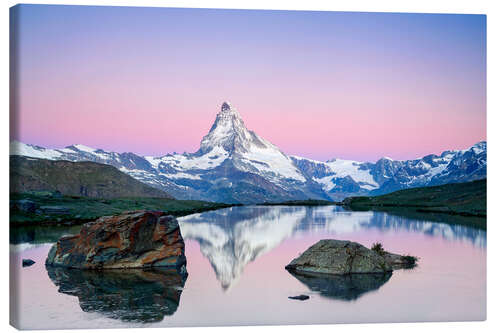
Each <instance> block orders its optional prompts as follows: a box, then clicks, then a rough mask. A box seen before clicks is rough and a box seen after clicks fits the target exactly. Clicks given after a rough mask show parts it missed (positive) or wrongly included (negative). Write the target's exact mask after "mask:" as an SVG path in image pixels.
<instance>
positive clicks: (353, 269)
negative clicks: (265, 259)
mask: <svg viewBox="0 0 500 333" xmlns="http://www.w3.org/2000/svg"><path fill="white" fill-rule="evenodd" d="M407 258H408V257H405V256H400V255H397V254H393V253H388V252H384V255H381V254H379V253H378V252H376V251H372V250H370V249H368V248H366V247H364V246H363V245H361V244H359V243H356V242H350V241H343V240H335V239H323V240H321V241H319V242H317V243H316V244H314V245H313V246H311V247H310V248H308V249H307V250H306V251H305V252H304V253H303V254H301V255H300V256H299V257H298V258H295V259H293V260H292V261H291V262H290V264H288V265H287V266H286V267H285V268H286V269H287V270H289V271H295V272H304V273H322V274H339V275H343V274H357V273H387V272H391V271H392V270H393V269H398V268H403V266H404V264H407V263H408V262H407Z"/></svg>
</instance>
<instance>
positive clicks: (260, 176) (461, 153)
mask: <svg viewBox="0 0 500 333" xmlns="http://www.w3.org/2000/svg"><path fill="white" fill-rule="evenodd" d="M11 155H24V156H31V157H38V158H46V159H53V160H59V159H63V160H70V161H83V160H90V161H94V162H97V163H103V164H110V165H113V166H115V167H116V168H118V169H119V170H120V171H122V172H124V173H126V174H129V175H130V176H132V177H134V178H136V179H138V180H140V181H142V182H144V183H146V184H148V185H151V186H153V187H156V188H158V189H161V190H164V191H166V192H168V193H170V194H172V195H173V196H174V197H176V198H178V199H198V200H209V201H220V202H228V203H259V202H270V201H287V200H303V199H319V200H342V199H343V198H345V197H348V196H353V195H377V194H384V193H389V192H392V191H395V190H399V189H404V188H412V187H419V186H429V185H440V184H446V183H450V182H465V181H471V180H476V179H481V178H485V177H486V142H485V141H481V142H478V143H476V144H475V145H473V146H472V147H471V148H469V149H465V150H453V151H444V152H443V153H442V154H440V155H434V154H431V155H426V156H424V157H422V158H420V159H414V160H406V161H398V160H392V159H389V158H381V159H379V160H378V161H376V162H358V161H351V160H341V159H331V160H328V161H327V162H321V161H315V160H312V159H308V158H303V157H299V156H288V155H287V154H285V153H283V152H282V151H281V150H280V149H279V148H278V147H276V146H275V145H273V144H272V143H270V142H269V141H267V140H265V139H264V138H261V137H260V136H259V135H258V134H257V133H255V132H253V131H250V130H248V129H247V128H246V126H245V124H244V122H243V119H242V118H241V115H240V114H239V113H238V111H237V110H236V108H234V107H233V106H232V105H231V104H230V103H228V102H224V103H223V104H222V106H221V109H220V112H219V113H218V114H217V116H216V119H215V121H214V123H213V125H212V127H211V129H210V131H209V132H208V134H207V135H205V136H204V137H203V139H202V140H201V143H200V148H199V149H198V151H196V152H195V153H184V154H167V155H164V156H160V157H154V156H139V155H137V154H134V153H116V152H110V151H105V150H102V149H94V148H91V147H87V146H84V145H72V146H68V147H65V148H62V149H47V148H43V147H39V146H35V145H28V144H24V143H20V142H12V143H11Z"/></svg>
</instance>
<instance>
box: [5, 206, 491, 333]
mask: <svg viewBox="0 0 500 333" xmlns="http://www.w3.org/2000/svg"><path fill="white" fill-rule="evenodd" d="M454 219H455V217H446V223H443V222H444V221H445V219H444V218H443V221H440V220H439V217H437V218H436V216H433V218H432V219H426V218H425V216H424V217H422V216H418V217H408V216H405V215H404V214H398V215H395V214H390V213H385V212H374V211H358V212H356V211H347V210H344V209H343V208H342V207H338V206H317V207H306V206H241V207H231V208H225V209H219V210H215V211H209V212H205V213H199V214H193V215H189V216H185V217H181V218H179V219H178V220H179V224H180V227H181V232H182V235H183V237H184V240H185V244H186V257H187V271H188V276H187V277H183V276H180V275H178V274H175V273H172V272H169V271H162V270H155V271H143V270H137V269H132V270H126V271H119V272H117V271H112V270H111V271H102V272H91V271H81V270H67V269H60V268H59V269H58V268H46V267H45V264H44V262H45V258H46V257H47V253H48V251H49V249H50V247H51V246H52V244H53V243H54V242H56V241H57V239H58V238H59V237H61V236H62V235H65V234H71V233H77V232H78V231H79V227H46V226H44V227H24V228H13V230H12V231H11V245H10V247H11V249H10V253H11V255H10V256H11V260H10V265H11V289H12V290H15V291H17V297H11V306H12V307H13V308H14V309H16V311H14V312H16V318H11V321H14V322H16V323H17V324H18V327H20V328H23V329H72V328H117V327H169V326H222V325H231V326H232V325H278V324H333V323H375V322H419V321H470V320H484V319H486V231H485V230H482V229H475V228H472V227H468V226H465V225H464V224H463V223H462V224H460V223H458V217H457V218H456V219H457V223H453V222H454V221H453V220H454ZM450 220H451V221H450ZM321 239H341V240H350V241H355V242H358V243H360V244H363V245H364V246H366V247H370V246H371V245H372V244H373V243H376V242H380V243H382V244H383V246H384V248H385V250H387V251H390V252H393V253H399V254H410V255H413V256H416V257H418V259H419V260H418V265H417V266H416V267H415V268H412V269H403V270H395V271H394V272H392V273H391V274H385V275H372V274H356V275H351V276H328V277H317V278H307V277H303V276H297V275H294V274H291V273H289V272H288V271H287V270H285V266H286V265H287V264H288V263H289V262H290V261H291V260H292V259H293V258H295V257H297V256H298V255H299V254H300V253H302V252H303V251H305V250H306V249H307V248H308V247H310V246H311V245H313V244H314V243H316V242H317V241H319V240H321ZM28 258H29V259H32V260H34V261H35V264H34V265H32V266H29V267H22V259H28ZM12 294H13V293H12ZM297 295H307V296H309V297H310V298H309V299H307V300H305V301H300V300H294V299H289V298H288V297H289V296H297Z"/></svg>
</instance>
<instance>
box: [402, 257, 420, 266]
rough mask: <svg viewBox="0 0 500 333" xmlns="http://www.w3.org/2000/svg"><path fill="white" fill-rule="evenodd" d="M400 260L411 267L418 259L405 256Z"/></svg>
mask: <svg viewBox="0 0 500 333" xmlns="http://www.w3.org/2000/svg"><path fill="white" fill-rule="evenodd" d="M402 259H403V260H404V261H405V262H406V263H407V265H408V266H410V267H413V266H415V265H416V264H417V261H418V258H417V257H415V256H411V255H409V254H406V255H404V256H403V257H402Z"/></svg>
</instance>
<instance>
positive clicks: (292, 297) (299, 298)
mask: <svg viewBox="0 0 500 333" xmlns="http://www.w3.org/2000/svg"><path fill="white" fill-rule="evenodd" d="M288 298H289V299H296V300H299V301H305V300H306V299H309V296H307V295H299V296H288Z"/></svg>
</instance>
